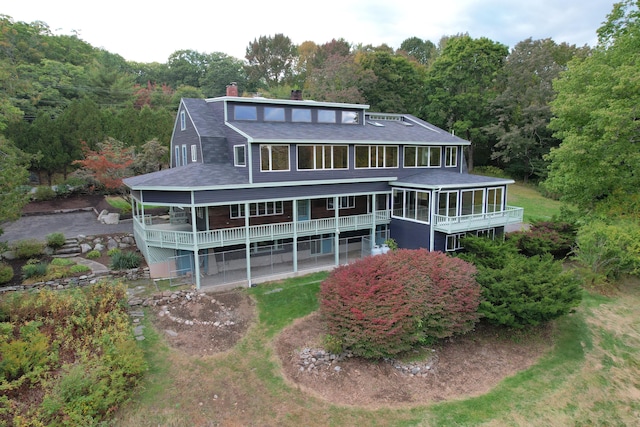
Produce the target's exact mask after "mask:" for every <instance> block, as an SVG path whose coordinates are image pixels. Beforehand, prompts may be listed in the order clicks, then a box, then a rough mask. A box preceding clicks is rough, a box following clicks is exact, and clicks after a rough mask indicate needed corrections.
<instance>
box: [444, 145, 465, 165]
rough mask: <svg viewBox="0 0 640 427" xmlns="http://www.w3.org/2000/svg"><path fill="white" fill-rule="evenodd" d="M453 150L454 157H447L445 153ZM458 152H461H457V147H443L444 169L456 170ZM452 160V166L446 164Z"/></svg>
mask: <svg viewBox="0 0 640 427" xmlns="http://www.w3.org/2000/svg"><path fill="white" fill-rule="evenodd" d="M453 149H455V155H451V154H450V155H447V151H449V150H450V151H451V152H453ZM458 151H462V150H458V146H457V145H447V146H445V147H444V167H445V168H456V167H458ZM452 158H453V163H452V164H447V162H448V161H449V160H452Z"/></svg>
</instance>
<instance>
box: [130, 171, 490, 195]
mask: <svg viewBox="0 0 640 427" xmlns="http://www.w3.org/2000/svg"><path fill="white" fill-rule="evenodd" d="M250 170H251V169H250ZM396 179H398V178H397V177H395V176H393V177H375V178H350V179H319V180H317V181H282V182H260V183H247V184H232V185H213V186H203V187H196V186H189V187H158V186H151V187H148V186H145V185H142V186H134V187H132V186H129V185H127V184H125V185H127V187H129V188H130V189H132V190H157V191H192V190H193V191H204V190H236V189H250V188H268V187H298V186H301V185H321V184H357V183H364V182H391V181H394V180H396ZM494 185H495V183H494Z"/></svg>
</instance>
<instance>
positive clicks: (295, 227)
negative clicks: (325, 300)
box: [292, 199, 298, 273]
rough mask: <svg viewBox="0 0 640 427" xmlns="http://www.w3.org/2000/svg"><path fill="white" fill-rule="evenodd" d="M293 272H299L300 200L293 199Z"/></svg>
mask: <svg viewBox="0 0 640 427" xmlns="http://www.w3.org/2000/svg"><path fill="white" fill-rule="evenodd" d="M292 203H293V272H294V273H297V272H298V199H293V202H292Z"/></svg>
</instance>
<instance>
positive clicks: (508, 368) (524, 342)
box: [274, 313, 553, 408]
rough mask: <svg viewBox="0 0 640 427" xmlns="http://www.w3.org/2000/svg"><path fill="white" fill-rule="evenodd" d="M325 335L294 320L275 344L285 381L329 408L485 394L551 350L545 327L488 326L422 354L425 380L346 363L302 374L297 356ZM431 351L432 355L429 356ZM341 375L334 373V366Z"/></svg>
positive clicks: (314, 321)
mask: <svg viewBox="0 0 640 427" xmlns="http://www.w3.org/2000/svg"><path fill="white" fill-rule="evenodd" d="M324 334H325V331H324V330H323V326H322V323H321V322H320V319H319V315H318V314H317V313H314V314H311V315H309V316H307V317H305V318H303V319H298V321H296V322H295V323H294V324H293V325H292V326H290V327H288V328H287V329H285V330H284V331H283V332H282V333H281V334H280V335H279V336H278V337H277V339H276V341H275V344H274V345H275V348H276V351H277V354H278V355H279V356H280V359H281V360H282V367H283V371H284V375H285V377H286V378H287V380H288V381H289V382H291V383H293V384H295V385H297V386H299V387H300V388H302V389H304V390H306V391H308V392H310V393H312V394H314V395H316V396H318V397H320V398H322V399H324V400H327V401H329V402H332V403H336V404H341V405H356V406H365V407H371V408H377V407H383V406H393V407H396V406H409V405H417V404H424V403H432V402H438V401H442V400H448V399H456V398H463V397H471V396H476V395H480V394H483V393H486V392H488V391H489V390H490V389H491V388H493V387H494V386H496V385H497V384H498V383H499V382H500V381H501V380H503V379H504V378H506V377H508V376H511V375H514V374H515V373H517V372H519V371H522V370H524V369H526V368H528V367H529V366H531V365H533V364H534V363H535V362H536V361H537V360H538V358H539V357H540V356H541V355H543V354H544V353H545V352H547V351H548V350H549V349H550V348H551V347H552V344H553V343H552V342H551V338H550V337H551V330H550V327H547V328H545V329H541V330H538V331H536V332H535V333H531V332H529V333H528V334H527V335H520V334H505V333H504V332H498V330H497V329H495V328H492V327H490V326H487V325H479V326H478V328H476V331H475V332H472V333H469V334H467V335H465V336H461V337H455V338H453V339H449V340H445V341H444V342H442V343H440V344H438V345H436V346H434V347H433V348H430V349H427V351H426V354H429V352H432V353H433V354H431V355H429V356H428V357H429V359H431V360H433V361H434V362H433V363H432V366H431V369H430V370H429V371H428V374H426V375H424V376H422V375H411V374H405V373H403V372H401V371H399V370H398V369H397V368H396V367H395V366H394V364H393V363H389V362H385V361H379V362H371V361H366V360H363V359H360V358H347V359H344V360H342V361H340V362H334V363H333V364H332V365H331V366H323V367H321V368H320V369H314V370H311V371H309V370H301V365H300V356H299V354H300V351H301V349H303V348H306V347H318V346H321V340H322V336H323V335H324ZM433 350H435V351H433ZM336 365H337V366H339V367H340V369H339V370H336V369H335V366H336Z"/></svg>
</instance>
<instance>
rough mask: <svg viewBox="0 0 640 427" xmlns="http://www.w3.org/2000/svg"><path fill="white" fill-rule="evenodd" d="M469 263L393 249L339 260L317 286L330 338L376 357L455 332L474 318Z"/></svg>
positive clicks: (476, 290) (475, 296)
mask: <svg viewBox="0 0 640 427" xmlns="http://www.w3.org/2000/svg"><path fill="white" fill-rule="evenodd" d="M475 272H476V270H475V267H474V266H473V265H472V264H470V263H468V262H466V261H463V260H461V259H458V258H452V257H449V256H447V255H445V254H443V253H442V252H429V251H426V250H424V249H420V250H407V249H402V250H397V251H392V252H389V253H387V254H385V255H380V256H371V257H367V258H364V259H361V260H359V261H357V262H355V263H353V264H350V265H346V266H341V267H339V268H337V269H335V270H333V272H332V273H331V274H330V276H329V277H328V278H327V279H326V280H324V281H323V282H322V284H321V286H320V310H321V313H322V314H323V318H324V319H325V321H326V323H327V328H328V333H329V336H330V337H331V341H332V342H336V341H337V342H339V343H341V345H342V348H343V349H345V350H350V351H352V352H353V353H354V354H355V355H357V356H362V357H366V358H381V357H389V356H393V355H397V354H399V353H403V352H406V351H408V350H411V349H412V348H414V347H415V346H417V345H420V344H424V343H427V342H429V341H431V340H433V339H438V338H445V337H449V336H451V335H454V334H461V333H465V332H468V331H470V330H471V329H473V327H474V325H475V323H476V322H477V321H478V318H479V314H478V312H477V309H478V304H479V302H480V286H479V285H478V284H477V282H476V280H475V277H474V275H475Z"/></svg>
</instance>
